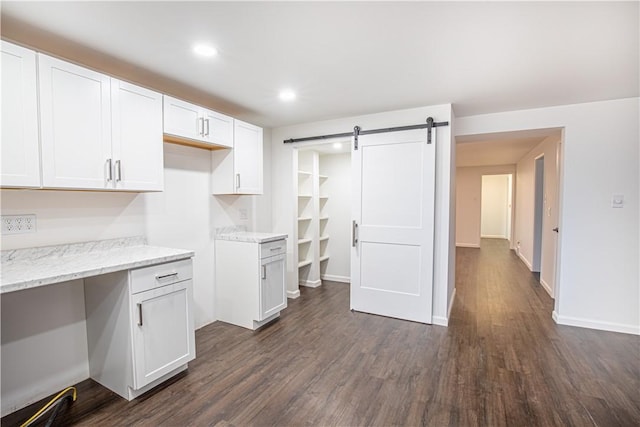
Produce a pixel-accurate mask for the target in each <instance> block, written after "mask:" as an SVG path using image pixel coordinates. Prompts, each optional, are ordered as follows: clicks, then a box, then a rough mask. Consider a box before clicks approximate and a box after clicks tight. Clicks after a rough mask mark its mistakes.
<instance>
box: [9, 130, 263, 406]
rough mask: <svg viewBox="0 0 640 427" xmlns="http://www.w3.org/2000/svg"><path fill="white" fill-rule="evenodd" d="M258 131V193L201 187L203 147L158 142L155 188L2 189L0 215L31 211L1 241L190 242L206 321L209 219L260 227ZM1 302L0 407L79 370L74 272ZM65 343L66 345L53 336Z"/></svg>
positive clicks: (210, 311) (78, 294) (79, 309)
mask: <svg viewBox="0 0 640 427" xmlns="http://www.w3.org/2000/svg"><path fill="white" fill-rule="evenodd" d="M266 138H267V139H265V140H268V141H269V143H268V144H265V147H264V149H265V150H264V155H265V182H264V184H265V185H264V188H265V194H267V196H213V195H211V191H210V188H211V159H210V155H209V151H207V150H203V149H199V148H191V147H184V146H180V145H174V144H166V143H165V144H164V166H165V168H164V169H165V170H164V173H165V190H164V191H163V192H159V193H116V192H89V191H42V190H40V191H38V190H2V191H0V197H1V202H2V207H1V210H2V215H11V214H25V213H33V214H36V215H37V232H36V233H34V234H20V235H8V236H3V238H2V242H1V245H2V249H3V250H6V249H16V248H25V247H34V246H45V245H55V244H65V243H72V242H81V241H90V240H101V239H110V238H116V237H126V236H136V235H142V236H146V237H147V240H148V242H149V244H151V245H157V246H166V247H174V248H184V249H190V250H193V251H195V257H194V259H193V273H194V279H193V286H194V308H195V309H194V314H195V324H196V328H199V327H202V326H204V325H206V324H208V323H211V322H213V321H215V320H216V314H215V311H214V307H215V301H214V298H215V283H214V277H215V271H214V262H213V261H214V240H213V237H214V232H215V228H216V227H222V226H228V225H245V226H247V228H248V229H250V230H260V231H270V227H271V226H270V223H271V203H270V201H269V200H268V194H269V192H270V191H271V189H270V176H269V175H267V174H268V173H269V172H268V171H270V165H269V162H270V140H269V136H267V137H266ZM240 209H245V210H246V211H247V214H248V217H247V219H246V220H242V219H240ZM78 283H79V284H78ZM27 301H28V302H27ZM26 305H29V306H30V307H25V306H26ZM8 307H9V308H15V307H18V309H7V308H8ZM34 307H35V308H37V310H35V311H34ZM2 309H3V310H2V337H1V338H2V353H1V355H2V414H6V413H9V412H11V410H13V409H16V408H19V407H22V406H24V405H26V404H28V403H31V402H33V401H35V400H38V399H40V398H42V397H45V396H46V395H48V394H51V393H54V392H55V391H57V390H59V389H60V388H62V387H64V386H68V385H71V384H74V383H76V382H78V381H80V380H83V379H86V378H88V375H89V374H88V366H87V362H86V357H87V342H86V332H85V330H86V326H85V324H84V293H83V288H82V282H81V281H75V282H69V283H63V284H58V285H54V286H49V287H45V288H40V289H34V290H32V291H30V292H28V293H26V292H16V293H15V294H7V295H3V296H2ZM29 313H32V314H33V315H31V314H29ZM78 313H81V315H80V314H78ZM51 325H62V326H63V328H62V329H61V328H52V327H51ZM35 331H37V335H36V332H35ZM67 342H71V343H73V344H72V345H61V343H67ZM34 349H35V350H34ZM25 354H29V357H28V358H27V357H26V356H25Z"/></svg>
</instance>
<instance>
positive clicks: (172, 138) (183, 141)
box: [162, 133, 229, 150]
mask: <svg viewBox="0 0 640 427" xmlns="http://www.w3.org/2000/svg"><path fill="white" fill-rule="evenodd" d="M162 139H163V140H164V142H169V143H171V144H178V145H185V146H187V147H196V148H204V149H207V150H224V149H229V147H224V146H222V145H216V144H211V143H209V142H202V141H196V140H195V139H189V138H182V137H180V136H176V135H171V134H168V133H165V134H163V135H162Z"/></svg>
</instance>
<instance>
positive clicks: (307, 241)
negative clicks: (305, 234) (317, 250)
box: [298, 239, 313, 245]
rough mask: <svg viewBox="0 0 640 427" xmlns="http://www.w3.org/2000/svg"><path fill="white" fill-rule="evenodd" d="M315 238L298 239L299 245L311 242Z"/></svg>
mask: <svg viewBox="0 0 640 427" xmlns="http://www.w3.org/2000/svg"><path fill="white" fill-rule="evenodd" d="M312 240H313V239H298V244H299V245H304V244H305V243H311V242H312Z"/></svg>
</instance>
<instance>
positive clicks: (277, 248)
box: [260, 239, 287, 258]
mask: <svg viewBox="0 0 640 427" xmlns="http://www.w3.org/2000/svg"><path fill="white" fill-rule="evenodd" d="M286 252H287V242H286V240H284V239H282V240H274V241H273V242H267V243H261V244H260V258H266V257H270V256H274V255H280V254H284V253H286Z"/></svg>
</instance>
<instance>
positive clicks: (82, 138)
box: [38, 54, 113, 189]
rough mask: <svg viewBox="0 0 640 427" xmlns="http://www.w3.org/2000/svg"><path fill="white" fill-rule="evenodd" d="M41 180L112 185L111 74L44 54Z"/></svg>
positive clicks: (41, 67)
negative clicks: (101, 72) (107, 74)
mask: <svg viewBox="0 0 640 427" xmlns="http://www.w3.org/2000/svg"><path fill="white" fill-rule="evenodd" d="M38 74H39V77H40V114H41V138H42V175H43V176H42V183H43V186H44V187H50V188H78V189H109V188H113V162H112V158H111V102H110V97H111V94H110V78H109V76H106V75H104V74H100V73H97V72H95V71H91V70H88V69H86V68H82V67H79V66H77V65H74V64H70V63H68V62H65V61H61V60H59V59H56V58H52V57H49V56H46V55H42V54H40V55H39V68H38Z"/></svg>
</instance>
